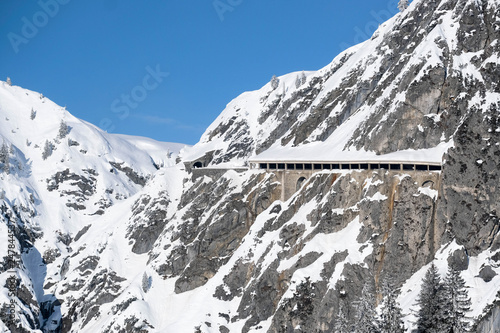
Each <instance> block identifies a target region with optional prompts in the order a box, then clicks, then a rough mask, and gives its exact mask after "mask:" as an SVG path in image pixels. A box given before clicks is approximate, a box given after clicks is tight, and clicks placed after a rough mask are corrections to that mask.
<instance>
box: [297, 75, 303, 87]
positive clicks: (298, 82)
mask: <svg viewBox="0 0 500 333" xmlns="http://www.w3.org/2000/svg"><path fill="white" fill-rule="evenodd" d="M301 85H302V80H301V79H300V76H298V75H297V78H295V88H298V87H300V86H301Z"/></svg>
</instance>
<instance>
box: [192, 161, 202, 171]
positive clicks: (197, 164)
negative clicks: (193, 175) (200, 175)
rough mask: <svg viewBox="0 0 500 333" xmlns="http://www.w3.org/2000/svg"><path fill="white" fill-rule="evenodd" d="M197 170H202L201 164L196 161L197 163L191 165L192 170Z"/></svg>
mask: <svg viewBox="0 0 500 333" xmlns="http://www.w3.org/2000/svg"><path fill="white" fill-rule="evenodd" d="M199 168H203V163H201V162H200V161H198V162H196V163H194V164H193V169H199Z"/></svg>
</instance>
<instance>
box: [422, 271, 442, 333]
mask: <svg viewBox="0 0 500 333" xmlns="http://www.w3.org/2000/svg"><path fill="white" fill-rule="evenodd" d="M417 305H419V306H420V309H419V311H418V320H417V332H428V333H439V332H442V331H443V321H444V313H443V306H444V299H443V284H442V283H441V278H440V277H439V273H438V271H437V268H436V266H435V265H434V264H432V265H431V267H430V268H429V269H428V270H427V272H426V273H425V277H424V280H423V281H422V289H421V290H420V294H419V295H418V299H417Z"/></svg>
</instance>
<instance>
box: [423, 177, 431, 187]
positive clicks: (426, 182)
mask: <svg viewBox="0 0 500 333" xmlns="http://www.w3.org/2000/svg"><path fill="white" fill-rule="evenodd" d="M422 187H434V181H433V180H430V179H429V180H426V181H425V182H423V183H422Z"/></svg>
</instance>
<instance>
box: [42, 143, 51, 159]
mask: <svg viewBox="0 0 500 333" xmlns="http://www.w3.org/2000/svg"><path fill="white" fill-rule="evenodd" d="M52 149H53V146H52V143H51V142H50V141H49V140H45V145H44V146H43V152H42V158H43V159H44V160H46V159H47V158H48V157H49V156H50V155H52Z"/></svg>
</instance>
